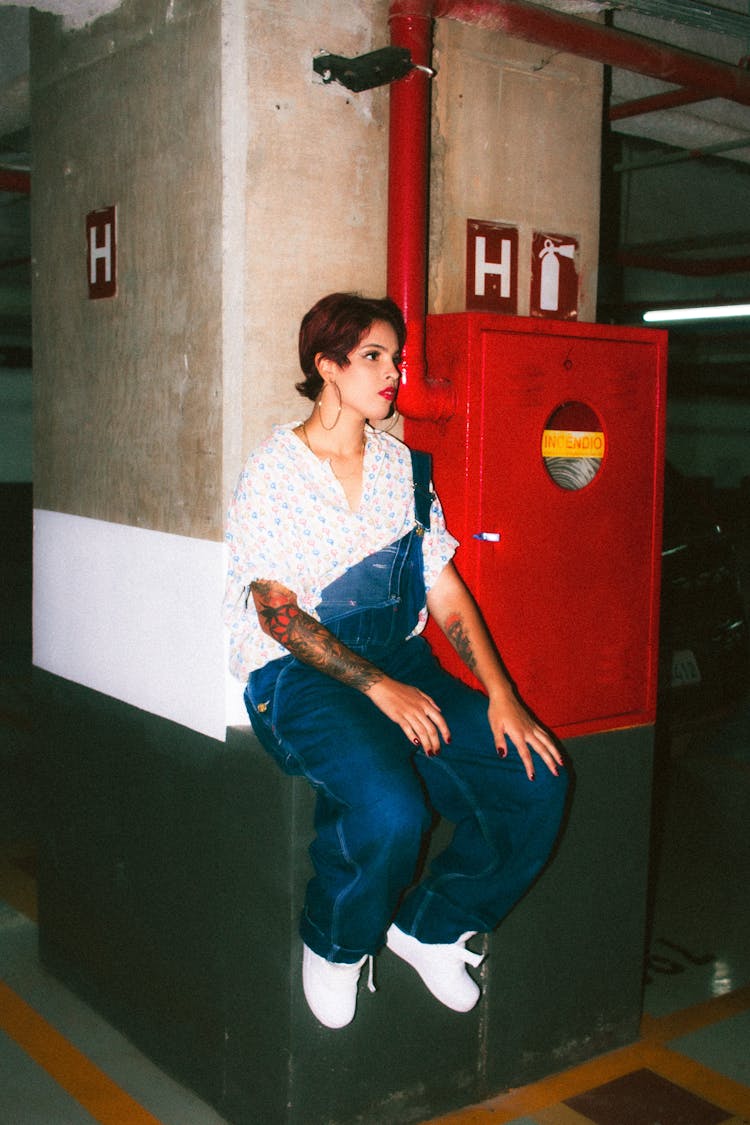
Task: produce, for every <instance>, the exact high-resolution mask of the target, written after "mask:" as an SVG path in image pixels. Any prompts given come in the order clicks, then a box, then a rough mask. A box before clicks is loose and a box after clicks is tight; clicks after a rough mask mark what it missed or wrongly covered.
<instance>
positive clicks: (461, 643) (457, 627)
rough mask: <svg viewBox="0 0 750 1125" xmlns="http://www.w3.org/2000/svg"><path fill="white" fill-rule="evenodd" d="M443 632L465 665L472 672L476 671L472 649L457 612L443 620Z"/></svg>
mask: <svg viewBox="0 0 750 1125" xmlns="http://www.w3.org/2000/svg"><path fill="white" fill-rule="evenodd" d="M445 633H446V636H447V637H448V640H449V641H450V643H451V644H452V645H453V647H454V648H455V650H456V652H457V653H458V655H459V656H460V657H461V659H462V660H463V662H464V664H465V665H466V667H467V668H469V669H470V671H472V672H474V671H476V665H477V662H476V658H475V656H474V651H473V649H472V647H471V641H470V640H469V637H468V635H467V633H466V628H465V626H464V623H463V620H462V618H461V615H460V614H459V613H453V614H451V616H450V617H449V618H448V620H447V621H446V622H445Z"/></svg>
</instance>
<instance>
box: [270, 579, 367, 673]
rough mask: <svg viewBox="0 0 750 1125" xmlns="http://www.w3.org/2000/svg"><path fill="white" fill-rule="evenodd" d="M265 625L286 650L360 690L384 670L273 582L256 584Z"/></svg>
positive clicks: (273, 637) (303, 661) (271, 635)
mask: <svg viewBox="0 0 750 1125" xmlns="http://www.w3.org/2000/svg"><path fill="white" fill-rule="evenodd" d="M252 591H253V599H254V601H255V605H256V608H257V611H258V617H259V618H260V624H261V628H262V630H263V632H264V633H266V634H267V635H268V636H269V637H271V638H272V639H273V640H275V641H278V642H279V644H281V645H283V646H284V648H285V649H288V651H289V652H290V653H291V654H292V656H295V657H296V658H297V659H298V660H301V661H302V663H303V664H309V665H310V666H311V667H313V668H316V669H317V670H318V671H319V672H325V673H326V675H328V676H333V678H334V679H335V680H340V681H341V682H342V683H344V684H348V685H349V687H353V688H356V689H357V690H358V691H363V692H364V691H367V689H368V688H371V687H372V686H373V684H376V683H377V682H378V680H382V678H383V675H384V673H383V672H381V670H380V669H379V668H376V667H375V665H374V664H370V663H369V661H367V660H364V659H363V658H362V657H361V656H358V655H357V654H356V653H355V652H352V651H351V649H349V648H347V647H346V645H344V644H342V642H341V641H340V640H339V639H338V638H337V637H335V636H334V635H333V633H332V632H331V631H330V630H329V629H326V627H325V625H322V624H321V623H320V621H316V620H315V618H314V617H311V616H310V614H309V613H305V611H304V610H302V609H300V607H299V606H298V605H297V599H296V598H295V597H294V595H293V594H291V593H290V591H289V590H285V589H284V588H283V587H280V586H278V585H276V584H275V583H273V582H265V581H258V582H253V583H252Z"/></svg>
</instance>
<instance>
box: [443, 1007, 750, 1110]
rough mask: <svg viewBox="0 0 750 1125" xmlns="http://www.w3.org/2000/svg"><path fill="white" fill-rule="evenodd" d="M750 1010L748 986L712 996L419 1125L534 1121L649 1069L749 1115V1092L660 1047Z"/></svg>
mask: <svg viewBox="0 0 750 1125" xmlns="http://www.w3.org/2000/svg"><path fill="white" fill-rule="evenodd" d="M748 1008H750V987H747V988H740V989H737V990H736V991H735V992H732V993H729V994H728V995H726V996H717V997H715V998H713V999H711V1000H707V1001H705V1002H703V1003H700V1004H695V1005H694V1006H693V1007H691V1008H686V1009H684V1010H683V1011H680V1012H674V1013H672V1014H670V1015H667V1016H662V1017H658V1018H655V1017H651V1016H647V1017H644V1021H643V1039H641V1040H639V1041H638V1042H636V1043H633V1044H631V1045H629V1046H627V1047H621V1048H619V1049H618V1050H615V1051H610V1052H608V1053H607V1054H604V1055H599V1056H597V1057H596V1058H594V1059H590V1060H589V1061H588V1062H585V1063H581V1064H580V1065H579V1066H576V1067H571V1069H570V1070H565V1071H562V1072H561V1073H560V1074H553V1075H550V1077H549V1078H543V1079H541V1080H540V1081H539V1082H534V1083H532V1084H530V1085H528V1086H519V1087H518V1088H517V1089H515V1090H509V1091H508V1093H506V1094H499V1095H498V1096H497V1097H495V1098H492V1099H491V1100H488V1101H486V1102H484V1103H483V1104H482V1105H476V1106H470V1107H468V1108H467V1109H463V1110H459V1111H457V1112H456V1113H451V1114H447V1115H446V1116H443V1117H436V1118H431V1119H430V1121H429V1122H425V1123H424V1125H507V1123H508V1122H511V1121H514V1120H515V1118H517V1117H527V1116H533V1115H534V1114H535V1113H537V1114H538V1113H540V1112H541V1111H546V1110H549V1109H551V1108H552V1107H554V1106H556V1105H558V1103H560V1102H563V1101H565V1100H566V1099H568V1098H571V1097H574V1096H575V1095H577V1094H583V1093H586V1092H587V1091H588V1090H593V1089H594V1088H595V1087H597V1086H601V1085H603V1084H604V1083H605V1082H611V1081H612V1080H613V1079H615V1078H622V1077H624V1075H626V1074H632V1073H633V1071H635V1070H640V1069H642V1068H643V1067H648V1068H649V1069H650V1070H654V1071H657V1073H659V1074H661V1075H662V1077H664V1078H668V1079H669V1080H670V1081H672V1082H675V1083H676V1084H677V1085H679V1086H683V1087H684V1088H685V1089H687V1090H691V1091H692V1092H693V1093H695V1094H699V1095H700V1096H701V1097H703V1098H705V1099H706V1100H707V1101H712V1102H714V1103H716V1104H717V1105H719V1106H721V1107H725V1108H726V1109H727V1111H728V1113H727V1116H729V1114H730V1113H732V1114H735V1115H737V1116H742V1117H748V1116H750V1090H748V1088H747V1087H746V1086H743V1085H741V1084H740V1083H738V1082H734V1081H732V1079H730V1078H725V1077H724V1076H723V1075H721V1074H718V1073H716V1072H715V1071H713V1070H710V1069H709V1068H708V1067H705V1066H702V1065H701V1064H700V1063H697V1062H695V1061H693V1060H692V1059H689V1058H687V1057H686V1056H684V1055H680V1054H678V1053H677V1052H676V1051H671V1050H669V1048H668V1047H666V1046H664V1043H665V1042H667V1041H668V1040H670V1039H676V1038H678V1037H679V1036H681V1035H687V1034H689V1033H690V1032H692V1031H697V1030H698V1029H699V1028H701V1027H707V1026H708V1025H710V1024H712V1023H718V1022H719V1021H720V1020H722V1019H727V1018H728V1017H730V1016H733V1015H737V1014H738V1013H739V1012H743V1011H746V1010H747V1009H748Z"/></svg>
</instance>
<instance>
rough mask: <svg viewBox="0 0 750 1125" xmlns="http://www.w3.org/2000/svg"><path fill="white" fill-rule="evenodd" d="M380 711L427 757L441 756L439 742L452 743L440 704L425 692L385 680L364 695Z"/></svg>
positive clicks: (370, 688)
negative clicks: (419, 747) (420, 748)
mask: <svg viewBox="0 0 750 1125" xmlns="http://www.w3.org/2000/svg"><path fill="white" fill-rule="evenodd" d="M364 694H365V695H366V696H367V697H368V698H369V699H370V700H371V701H372V702H373V703H374V704H375V706H376V707H377V708H379V710H381V711H382V712H383V714H384V715H387V716H388V718H389V719H391V720H392V721H393V722H394V723H396V724H397V725H398V726H400V727H401V730H402V731H403V732H404V734H405V735H406V737H407V738H408V739H409V741H410V742H413V743H414V745H415V746H421V747H422V749H423V750H424V752H425V754H429V755H433V754H439V753H440V738H441V736H442V738H443V740H444V741H445V742H450V739H451V734H450V730H449V729H448V724H447V723H446V721H445V719H444V718H443V714H442V711H441V710H440V708H439V707H438V705H437V703H436V702H435V700H434V699H432V697H431V696H429V695H427V694H426V692H423V691H420V689H419V688H416V687H411V685H410V684H404V683H401V681H400V680H393V679H391V677H390V676H382V677H381V678H380V679H379V680H377V682H376V683H374V684H371V686H370V687H369V688H367V689H366V691H365V693H364Z"/></svg>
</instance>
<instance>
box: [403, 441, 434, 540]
mask: <svg viewBox="0 0 750 1125" xmlns="http://www.w3.org/2000/svg"><path fill="white" fill-rule="evenodd" d="M409 452H410V454H411V475H412V479H413V481H414V518H415V519H416V521H417V523H418V524H420V526H421V527H422V528H423V529H424V531H429V530H430V509H431V508H432V501H433V500H434V499H435V493H434V492H432V491H431V490H430V480H431V479H432V455H431V454H430V453H423V452H422V451H421V450H419V449H410V450H409Z"/></svg>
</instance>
